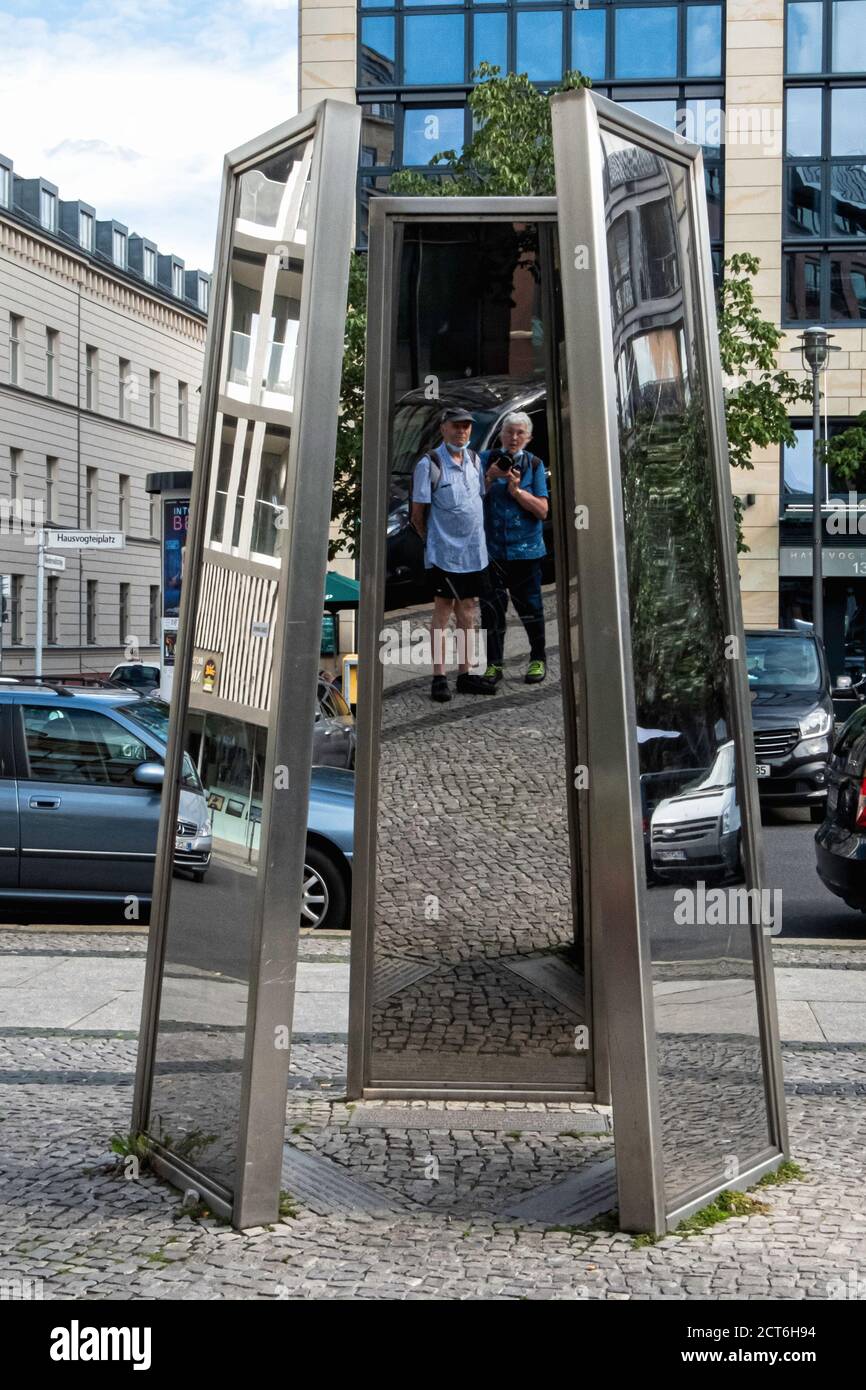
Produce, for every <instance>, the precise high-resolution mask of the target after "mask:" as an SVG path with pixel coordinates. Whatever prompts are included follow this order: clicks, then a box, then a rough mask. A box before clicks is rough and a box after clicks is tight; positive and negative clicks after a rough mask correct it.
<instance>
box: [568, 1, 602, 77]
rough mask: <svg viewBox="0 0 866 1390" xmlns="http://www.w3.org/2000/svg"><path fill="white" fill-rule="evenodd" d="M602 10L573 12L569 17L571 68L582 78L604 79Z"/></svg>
mask: <svg viewBox="0 0 866 1390" xmlns="http://www.w3.org/2000/svg"><path fill="white" fill-rule="evenodd" d="M606 19H607V15H606V14H605V11H604V10H575V12H574V14H573V15H572V16H571V66H572V67H573V68H576V69H577V71H578V72H582V73H583V75H584V77H592V78H593V79H594V80H598V79H599V78H602V77H604V76H605V75H606V74H605V70H604V67H605V61H604V26H605V21H606Z"/></svg>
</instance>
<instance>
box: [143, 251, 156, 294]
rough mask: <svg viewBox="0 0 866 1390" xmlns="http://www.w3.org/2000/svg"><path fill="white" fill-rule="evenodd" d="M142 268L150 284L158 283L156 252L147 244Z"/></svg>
mask: <svg viewBox="0 0 866 1390" xmlns="http://www.w3.org/2000/svg"><path fill="white" fill-rule="evenodd" d="M142 269H143V272H144V278H145V280H146V281H147V283H148V284H149V285H155V284H156V252H155V251H154V250H153V249H152V248H151V247H150V246H145V248H144V256H143V259H142Z"/></svg>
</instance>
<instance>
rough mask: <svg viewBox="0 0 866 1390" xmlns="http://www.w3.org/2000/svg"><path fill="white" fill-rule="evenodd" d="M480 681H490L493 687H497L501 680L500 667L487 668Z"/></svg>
mask: <svg viewBox="0 0 866 1390" xmlns="http://www.w3.org/2000/svg"><path fill="white" fill-rule="evenodd" d="M482 679H483V680H486V681H492V682H493V684H494V685H498V684H499V682H500V681H501V680H502V667H501V666H488V667H487V670H486V671H485V672H484V675H483V677H482Z"/></svg>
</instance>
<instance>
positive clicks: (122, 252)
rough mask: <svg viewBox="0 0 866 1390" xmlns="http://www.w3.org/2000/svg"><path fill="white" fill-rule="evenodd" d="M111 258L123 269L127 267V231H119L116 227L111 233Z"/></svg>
mask: <svg viewBox="0 0 866 1390" xmlns="http://www.w3.org/2000/svg"><path fill="white" fill-rule="evenodd" d="M111 259H112V260H113V261H114V264H115V265H118V266H120V268H121V270H125V269H126V232H119V231H118V230H117V228H116V227H115V228H114V230H113V231H112V233H111Z"/></svg>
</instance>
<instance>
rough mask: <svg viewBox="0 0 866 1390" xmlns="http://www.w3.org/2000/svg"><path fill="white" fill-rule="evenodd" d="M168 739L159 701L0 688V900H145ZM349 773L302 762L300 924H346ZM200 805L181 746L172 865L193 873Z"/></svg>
mask: <svg viewBox="0 0 866 1390" xmlns="http://www.w3.org/2000/svg"><path fill="white" fill-rule="evenodd" d="M167 739H168V706H167V705H166V704H164V703H163V702H162V701H159V700H151V699H142V698H141V697H139V696H133V695H130V692H129V691H128V690H93V691H78V690H71V689H69V688H68V687H66V686H52V687H50V688H49V687H46V686H42V685H33V686H27V685H23V684H16V685H11V684H10V685H8V686H6V685H4V686H0V765H2V769H3V772H4V773H5V775H4V776H2V777H0V844H2V845H3V846H5V847H7V848H6V850H5V852H2V851H0V900H3V899H5V900H15V901H20V900H22V899H24V900H27V901H40V902H48V903H50V902H52V901H57V902H58V903H64V904H66V903H69V902H76V903H103V904H112V903H116V904H121V903H123V902H124V901H125V900H126V899H127V898H128V897H129V895H131V894H134V895H135V896H137V897H139V898H140V899H141V900H142V901H143V902H149V901H150V897H151V893H152V887H153V866H154V859H155V854H156V835H157V828H158V824H159V810H160V796H161V790H162V783H163V777H164V760H165V751H166V743H167ZM354 781H355V779H354V773H352V772H351V771H349V770H347V769H344V768H314V769H313V772H312V785H311V792H310V803H309V810H308V822H307V823H308V834H309V838H308V841H307V855H306V860H307V863H306V866H305V871H304V908H303V910H302V922H303V924H304V925H306V926H316V927H320V926H321V927H331V926H345V925H347V924H348V907H349V897H350V885H351V862H352V831H353V805H354V803H353V796H354ZM212 848H213V842H212V826H211V819H210V813H209V811H208V809H207V803H206V800H205V792H204V788H203V787H202V784H201V782H200V780H199V776H198V773H197V772H196V769H195V766H194V764H193V762H192V760H191V758H190V757H189V755H188V754H185V755H184V771H183V782H182V786H181V791H180V802H179V806H178V820H177V827H176V838H175V853H174V866H175V868H176V869H180V870H185V871H187V872H189V873H191V874H192V876H193V878H195V879H197V880H198V881H199V882H200V881H201V880H202V879H203V878H204V875H205V873H206V871H207V869H208V867H209V865H210V862H211V854H212Z"/></svg>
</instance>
